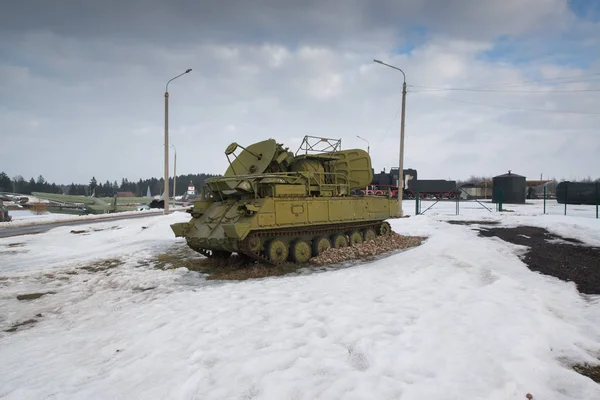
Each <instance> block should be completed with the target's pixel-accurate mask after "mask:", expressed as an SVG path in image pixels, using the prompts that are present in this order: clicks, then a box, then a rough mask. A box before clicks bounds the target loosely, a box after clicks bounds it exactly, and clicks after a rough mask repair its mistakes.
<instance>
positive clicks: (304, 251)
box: [291, 240, 312, 264]
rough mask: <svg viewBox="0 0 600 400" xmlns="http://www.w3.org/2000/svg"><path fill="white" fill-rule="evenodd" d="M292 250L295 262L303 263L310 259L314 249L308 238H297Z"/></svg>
mask: <svg viewBox="0 0 600 400" xmlns="http://www.w3.org/2000/svg"><path fill="white" fill-rule="evenodd" d="M291 250H292V251H291V256H292V261H293V262H295V263H297V264H302V263H305V262H307V261H308V260H310V256H311V253H312V249H311V248H310V245H309V244H308V242H307V241H306V240H296V241H295V242H294V244H292V249H291Z"/></svg>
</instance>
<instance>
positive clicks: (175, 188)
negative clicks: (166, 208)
mask: <svg viewBox="0 0 600 400" xmlns="http://www.w3.org/2000/svg"><path fill="white" fill-rule="evenodd" d="M171 147H172V148H173V150H174V151H175V161H174V162H173V208H175V196H177V149H176V148H175V146H173V145H171Z"/></svg>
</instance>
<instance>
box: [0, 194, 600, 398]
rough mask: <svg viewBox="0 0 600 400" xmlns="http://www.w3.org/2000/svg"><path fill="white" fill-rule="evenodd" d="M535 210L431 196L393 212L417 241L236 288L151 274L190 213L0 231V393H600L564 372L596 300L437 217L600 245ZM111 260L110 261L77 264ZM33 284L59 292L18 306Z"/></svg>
mask: <svg viewBox="0 0 600 400" xmlns="http://www.w3.org/2000/svg"><path fill="white" fill-rule="evenodd" d="M425 204H426V203H423V209H425V208H426V207H425ZM492 206H493V205H492ZM535 207H537V206H532V205H522V206H512V205H510V206H509V205H506V208H509V209H511V210H514V212H507V213H501V214H500V213H497V212H492V213H490V212H488V211H486V210H485V209H483V208H481V207H480V206H479V205H477V204H473V203H468V204H466V203H461V209H460V211H461V215H459V216H453V215H452V214H453V213H454V210H455V205H454V203H443V204H442V203H439V204H438V205H436V206H435V207H434V208H432V209H431V210H429V211H428V212H427V213H426V214H425V215H422V216H416V217H415V216H413V217H410V218H406V219H401V220H392V221H391V223H392V226H393V228H394V230H395V231H396V232H398V233H401V234H411V235H427V236H428V237H429V238H428V240H427V241H425V242H424V243H423V244H422V245H421V246H419V247H417V248H413V249H410V250H407V251H404V252H399V253H396V254H394V255H391V256H389V257H386V258H382V259H378V260H377V261H372V262H365V263H357V264H356V265H355V266H352V267H349V268H343V269H338V270H334V271H327V272H322V273H314V274H302V275H290V276H284V277H278V278H265V279H260V280H254V281H243V282H217V281H205V280H204V278H203V277H202V275H200V274H198V273H195V272H190V271H188V270H187V269H184V268H180V269H176V270H167V271H163V270H158V269H156V268H153V266H152V265H151V263H149V262H148V260H151V259H152V258H153V256H155V255H156V254H158V253H164V252H168V251H172V250H173V249H174V248H177V247H179V246H183V245H185V244H184V241H183V240H182V239H177V238H174V236H173V234H172V232H171V230H170V228H169V224H171V223H174V222H178V221H185V220H187V219H188V215H187V214H185V213H174V214H172V215H168V216H157V217H152V218H141V219H135V220H121V221H107V222H100V223H95V224H90V225H89V226H86V225H78V226H77V228H75V229H78V230H86V231H87V232H85V233H81V234H73V233H71V232H70V231H71V230H72V229H73V228H70V227H60V228H56V229H53V230H51V231H48V232H46V233H44V234H40V235H29V236H19V237H13V238H5V239H0V287H1V291H0V330H1V332H2V333H0V398H3V399H39V398H52V399H109V398H110V399H112V398H122V399H400V398H401V399H418V400H426V399H498V400H500V399H502V400H505V399H524V398H525V394H527V393H531V394H532V395H533V399H534V400H535V399H544V400H547V399H600V385H598V384H597V383H595V382H593V381H592V380H590V379H589V378H586V377H584V376H582V375H580V374H578V373H576V372H575V371H573V370H572V369H571V368H569V365H571V364H573V363H584V362H590V363H597V357H598V356H599V355H600V296H582V295H580V294H579V293H578V292H577V290H576V288H575V285H574V284H573V283H567V282H562V281H560V280H558V279H556V278H553V277H549V276H544V275H541V274H538V273H535V272H531V271H530V270H529V269H528V268H527V267H526V266H525V264H523V262H522V261H521V260H520V259H519V257H518V254H520V253H521V252H522V248H521V247H519V246H515V245H512V244H509V243H506V242H503V241H501V240H499V239H497V238H482V237H479V236H478V234H477V232H475V231H474V230H472V229H471V228H470V227H468V226H461V225H450V224H447V223H445V222H443V221H442V220H450V219H463V220H464V219H472V220H482V219H488V220H497V221H500V222H501V223H502V225H507V226H515V225H518V224H527V225H535V226H541V227H545V228H547V229H549V230H551V231H553V232H556V233H558V234H561V235H565V236H570V237H577V238H579V239H581V240H584V241H585V242H586V243H589V244H598V243H600V220H596V219H593V218H590V216H591V208H590V209H589V210H587V209H586V210H583V211H581V213H582V216H575V215H574V214H575V210H573V215H570V216H567V217H564V216H562V215H546V216H542V215H539V214H540V213H541V211H540V212H536V211H535V210H534V208H535ZM404 209H405V211H406V212H414V202H411V201H406V202H405V205H404ZM588 211H589V212H588ZM556 214H558V213H556ZM583 214H585V215H583ZM588 214H590V215H588ZM594 216H595V215H594ZM105 259H119V260H120V263H121V265H119V266H118V267H116V268H110V269H106V270H102V271H96V272H94V271H88V270H85V269H82V268H80V267H82V266H86V265H87V266H89V265H90V263H93V262H97V261H98V260H105ZM36 292H38V293H43V292H53V294H47V295H45V296H43V297H40V298H39V299H36V300H29V301H24V300H22V301H20V300H17V295H20V294H27V293H36ZM27 320H32V321H34V322H33V323H31V324H29V325H26V326H23V327H21V328H20V329H19V330H17V331H16V332H4V331H5V330H7V329H9V328H10V327H12V326H14V324H16V323H19V322H24V321H27Z"/></svg>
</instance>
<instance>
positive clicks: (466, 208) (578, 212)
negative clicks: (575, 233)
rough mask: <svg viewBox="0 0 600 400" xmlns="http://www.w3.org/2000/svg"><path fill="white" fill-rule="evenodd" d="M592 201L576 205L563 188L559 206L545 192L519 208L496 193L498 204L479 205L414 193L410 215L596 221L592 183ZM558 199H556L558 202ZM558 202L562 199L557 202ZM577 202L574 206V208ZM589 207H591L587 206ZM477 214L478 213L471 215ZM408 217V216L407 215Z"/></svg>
mask: <svg viewBox="0 0 600 400" xmlns="http://www.w3.org/2000/svg"><path fill="white" fill-rule="evenodd" d="M595 185H596V186H595V187H594V188H593V189H594V192H593V193H592V197H591V198H590V197H589V196H588V201H587V204H581V203H579V201H580V198H575V195H574V192H575V191H574V190H572V189H573V188H571V187H570V186H569V184H567V186H566V190H565V192H566V193H565V197H564V198H565V201H564V203H563V202H561V203H559V202H558V200H556V199H550V198H549V196H548V193H547V191H546V190H544V195H543V197H542V198H541V199H527V200H526V201H525V202H524V203H522V204H506V203H504V201H503V195H502V191H499V193H497V196H498V202H497V203H493V202H491V201H490V200H486V201H479V200H476V199H473V200H464V199H460V196H456V198H454V199H433V200H431V199H423V198H421V197H420V196H419V194H418V193H417V196H416V199H415V200H414V201H415V204H414V215H420V214H426V213H428V212H429V213H431V212H432V211H435V212H436V213H438V214H444V215H448V214H454V215H460V214H461V213H462V214H470V215H473V214H474V213H477V212H479V213H480V214H481V215H482V216H483V215H489V213H492V212H494V211H495V212H517V213H519V214H525V215H542V214H543V215H570V216H577V217H586V218H597V219H599V218H600V215H599V214H600V213H599V211H600V182H597V183H595ZM558 197H559V196H557V198H558ZM560 200H561V201H562V196H561V198H560ZM409 201H412V200H406V202H407V204H406V205H405V206H404V209H405V210H407V211H408V210H411V209H413V205H412V204H411V203H409ZM574 202H578V204H574ZM590 203H591V204H590ZM475 210H478V211H475ZM409 213H411V214H412V212H410V211H409Z"/></svg>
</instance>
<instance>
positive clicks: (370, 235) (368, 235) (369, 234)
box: [363, 228, 377, 242]
mask: <svg viewBox="0 0 600 400" xmlns="http://www.w3.org/2000/svg"><path fill="white" fill-rule="evenodd" d="M363 236H364V238H365V242H370V241H371V240H375V238H376V237H377V234H376V233H375V231H374V230H373V229H371V228H368V229H365V230H364V231H363Z"/></svg>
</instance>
